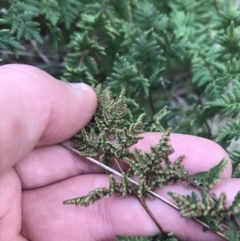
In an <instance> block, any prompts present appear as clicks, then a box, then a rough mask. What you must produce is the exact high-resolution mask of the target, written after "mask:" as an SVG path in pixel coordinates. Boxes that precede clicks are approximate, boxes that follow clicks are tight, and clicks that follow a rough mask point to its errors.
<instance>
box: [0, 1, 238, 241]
mask: <svg viewBox="0 0 240 241" xmlns="http://www.w3.org/2000/svg"><path fill="white" fill-rule="evenodd" d="M0 26H1V28H0V58H1V60H2V62H1V63H2V64H5V63H11V62H19V63H31V64H34V65H35V66H37V67H39V68H42V69H44V70H46V71H48V72H49V73H50V74H52V75H54V76H55V77H57V78H60V79H62V80H64V81H67V82H86V83H88V84H91V85H94V86H98V84H101V85H102V90H103V92H102V90H100V87H97V89H96V92H97V94H98V97H99V103H100V104H99V106H98V110H97V112H96V115H95V117H94V119H93V120H92V122H90V124H89V125H88V126H87V127H86V128H85V129H84V130H82V131H81V132H79V133H78V134H77V136H76V147H77V149H78V150H79V152H80V153H81V154H82V155H86V156H92V157H93V156H95V155H97V154H99V151H100V154H99V156H100V161H101V162H102V163H104V164H107V165H109V164H111V163H113V162H116V161H117V162H120V161H123V162H124V164H125V165H126V163H127V164H128V165H129V167H130V170H129V171H125V170H124V172H123V173H122V174H123V178H122V180H121V181H119V182H116V180H115V179H114V177H113V176H112V177H111V176H110V186H109V190H108V191H106V192H105V191H104V194H103V193H101V191H100V190H97V191H96V193H95V192H94V193H90V194H89V195H87V196H85V197H83V198H82V199H81V198H78V199H73V200H70V201H69V202H70V203H74V204H79V205H88V204H90V203H92V202H95V201H97V200H98V199H100V198H102V197H103V196H104V195H110V196H111V195H115V192H118V193H119V192H120V196H121V197H124V196H125V195H128V194H131V195H134V191H135V192H136V194H137V197H138V198H140V199H144V198H146V196H149V197H150V196H151V195H150V194H149V193H148V191H147V190H148V189H154V188H155V187H161V186H162V185H166V184H169V183H174V182H178V181H181V180H185V181H187V182H188V183H189V185H190V186H194V188H196V186H198V187H200V188H202V189H205V191H208V192H209V190H210V188H211V187H213V186H214V185H215V184H216V183H217V182H218V181H219V180H220V178H221V172H222V170H223V168H224V167H225V165H226V162H225V161H222V162H220V163H219V165H217V166H216V167H213V168H212V169H211V170H209V171H206V172H203V173H197V174H195V175H193V176H189V174H188V173H187V171H186V170H185V169H184V166H183V165H182V157H180V158H179V159H177V160H176V161H175V162H174V163H170V162H169V155H170V154H171V153H172V152H173V147H172V146H171V144H170V142H169V135H170V132H169V128H171V129H172V131H173V132H178V133H187V134H191V135H197V136H202V137H206V138H209V139H211V140H214V141H216V142H218V143H219V144H220V145H221V146H222V147H223V148H224V149H225V150H226V151H227V152H228V154H229V156H230V157H231V159H232V164H233V174H232V176H233V177H236V178H239V177H240V151H239V150H240V148H239V147H240V144H239V141H240V138H239V137H240V122H239V113H240V52H239V48H240V30H239V29H240V8H239V7H238V6H237V5H236V4H235V1H233V0H210V1H204V0H168V1H157V0H133V1H129V0H121V1H119V0H96V1H87V0H82V1H77V0H67V1H65V0H40V1H38V0H25V1H23V0H14V1H13V0H2V1H1V2H0ZM12 53H13V54H12ZM110 90H111V91H110ZM113 97H114V98H113ZM127 106H128V108H127ZM141 113H144V114H145V115H144V116H143V115H141ZM219 120H223V121H222V123H221V126H220V125H219V123H218V122H219ZM143 130H145V131H162V132H164V135H163V138H162V139H161V140H160V142H159V143H158V144H157V145H156V146H154V147H152V148H151V150H150V152H148V153H142V152H141V151H140V150H133V151H131V152H130V151H129V147H131V146H132V145H134V144H135V143H137V141H138V140H140V139H141V133H142V132H143ZM234 144H235V145H234ZM183 154H184V153H183ZM209 155H211V153H209ZM114 158H115V159H114ZM156 159H157V160H159V161H157V160H156ZM133 175H138V176H139V177H140V180H139V181H140V183H139V186H138V187H136V186H134V185H132V184H131V183H130V182H129V178H132V177H133ZM146 176H149V178H146ZM192 182H193V183H192ZM207 195H209V193H207V194H206V196H207ZM204 198H205V199H204ZM204 198H203V199H204V200H205V202H207V200H208V198H207V197H204ZM194 200H195V199H194ZM195 201H196V202H201V201H199V200H198V201H197V199H196V200H195ZM204 205H205V204H204ZM212 205H213V207H214V208H215V206H214V205H216V203H215V204H212ZM204 207H206V205H205V206H204ZM203 219H204V218H203ZM204 221H206V222H208V223H209V225H210V226H211V227H212V228H215V229H216V230H220V229H219V222H218V220H215V219H209V220H208V219H207V216H206V218H205V219H204ZM225 221H226V222H227V221H229V220H224V222H225ZM229 222H230V221H229ZM224 232H225V231H224ZM225 235H226V236H227V237H229V240H231V241H234V240H238V239H239V234H236V232H231V230H228V231H226V232H225ZM160 240H162V239H160ZM163 240H164V239H163ZM169 240H170V239H169Z"/></svg>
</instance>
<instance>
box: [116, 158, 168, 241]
mask: <svg viewBox="0 0 240 241" xmlns="http://www.w3.org/2000/svg"><path fill="white" fill-rule="evenodd" d="M114 161H115V162H116V164H117V166H118V168H119V170H120V171H121V173H122V174H123V170H122V168H121V166H120V164H119V161H118V160H117V159H116V158H114ZM131 189H132V192H133V193H134V196H135V197H136V198H137V200H138V201H139V202H140V204H141V205H142V207H143V208H144V209H145V211H146V212H147V213H148V215H149V216H150V217H151V219H152V220H153V222H154V223H155V224H156V226H157V227H158V229H159V231H160V232H161V234H162V235H163V236H164V237H167V233H166V232H165V231H164V230H163V228H162V226H161V224H160V223H159V222H158V221H157V219H156V218H155V217H154V215H153V213H152V212H151V211H150V209H149V208H148V206H147V204H146V202H145V201H144V200H143V199H142V198H140V197H139V196H138V195H137V193H136V191H135V189H134V188H132V187H131Z"/></svg>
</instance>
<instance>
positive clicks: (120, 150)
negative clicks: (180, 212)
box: [70, 86, 221, 205]
mask: <svg viewBox="0 0 240 241" xmlns="http://www.w3.org/2000/svg"><path fill="white" fill-rule="evenodd" d="M96 92H97V93H98V100H99V104H98V109H97V111H96V113H95V115H94V118H93V119H92V121H91V122H90V123H89V124H88V125H87V126H86V127H85V128H84V129H82V130H81V131H80V132H79V133H78V134H77V135H76V136H75V145H74V148H75V149H76V150H78V152H79V153H80V154H81V155H83V156H89V157H94V156H97V155H98V154H99V153H100V157H99V160H100V161H101V162H102V163H104V164H106V165H109V166H111V164H112V163H117V164H118V165H121V163H122V162H123V163H126V164H127V165H128V167H129V168H128V170H127V171H126V172H122V181H121V183H117V182H116V180H115V179H114V177H113V176H111V175H110V177H109V179H110V186H109V195H110V196H111V195H112V194H113V193H114V192H118V193H119V192H121V197H124V196H126V195H127V194H132V193H133V192H134V193H137V196H138V198H143V197H144V196H149V194H148V191H149V190H154V189H155V188H156V187H162V186H163V185H167V184H172V183H176V182H179V181H182V180H183V179H186V178H187V177H188V176H189V174H188V172H187V171H186V170H185V168H184V166H183V165H182V160H183V157H182V156H181V157H179V158H178V159H177V160H176V161H175V162H174V163H171V162H170V160H169V156H170V155H171V154H172V153H173V152H174V150H173V147H172V145H171V144H170V138H169V136H170V133H171V132H170V129H168V130H166V131H165V132H164V134H163V136H162V138H161V139H160V140H159V143H158V144H157V145H155V146H152V147H151V151H150V152H146V153H142V151H141V150H138V149H136V148H135V149H134V150H133V151H130V150H129V148H130V147H131V146H133V145H134V144H136V143H137V142H138V141H139V140H140V139H142V137H141V134H142V133H143V124H142V121H143V117H144V115H140V116H139V117H138V119H137V120H136V121H135V123H133V124H129V123H128V121H127V119H126V118H125V119H124V117H125V116H126V115H127V105H126V103H125V101H126V99H125V96H124V92H122V93H121V94H120V96H118V98H114V97H113V96H112V93H111V92H110V89H109V88H107V89H105V90H103V91H101V88H100V86H97V87H96ZM220 171H221V170H219V172H220ZM212 172H213V171H212ZM212 172H211V173H212ZM133 177H138V179H139V186H138V187H133V186H132V183H131V182H130V180H129V178H133ZM214 180H215V179H214ZM96 192H98V191H97V190H96ZM88 196H89V204H90V203H91V202H92V193H90V194H89V195H87V196H86V197H83V198H82V199H81V198H77V199H71V200H70V202H71V203H72V202H74V203H77V204H78V203H80V204H82V205H86V201H85V200H88V199H87V197H88ZM99 197H100V195H99ZM101 197H103V195H102V196H101ZM82 200H83V201H82Z"/></svg>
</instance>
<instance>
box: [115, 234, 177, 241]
mask: <svg viewBox="0 0 240 241" xmlns="http://www.w3.org/2000/svg"><path fill="white" fill-rule="evenodd" d="M117 240H118V241H177V239H176V238H174V236H173V234H172V233H169V234H168V235H167V237H163V236H162V235H158V236H157V237H154V238H146V237H127V236H117Z"/></svg>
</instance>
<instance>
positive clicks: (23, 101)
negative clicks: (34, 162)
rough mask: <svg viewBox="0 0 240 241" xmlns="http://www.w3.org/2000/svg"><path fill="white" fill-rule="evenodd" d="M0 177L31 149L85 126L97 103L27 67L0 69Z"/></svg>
mask: <svg viewBox="0 0 240 241" xmlns="http://www.w3.org/2000/svg"><path fill="white" fill-rule="evenodd" d="M0 76H1V81H0V92H1V93H0V113H1V118H0V133H1V135H0V174H1V173H3V172H5V171H6V170H7V169H9V168H10V167H11V166H13V165H14V164H15V163H16V162H17V160H19V159H21V158H22V157H24V156H25V155H26V154H27V153H28V152H29V151H30V150H31V149H32V148H33V147H34V146H36V145H38V146H42V145H48V144H53V143H57V142H61V141H63V140H66V139H67V138H69V137H71V136H72V135H74V134H75V133H76V132H77V131H78V130H79V129H80V128H82V127H83V126H84V125H86V124H87V123H88V121H89V120H90V119H91V117H92V115H93V113H94V112H95V109H96V105H97V99H96V95H95V93H94V92H93V90H92V89H91V88H90V87H89V86H86V85H78V86H77V87H76V86H75V87H71V86H69V85H67V84H66V83H64V82H60V81H58V80H56V79H54V78H53V77H51V76H50V75H48V74H47V73H45V72H43V71H41V70H39V69H37V68H34V67H31V66H26V65H5V66H2V67H0Z"/></svg>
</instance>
